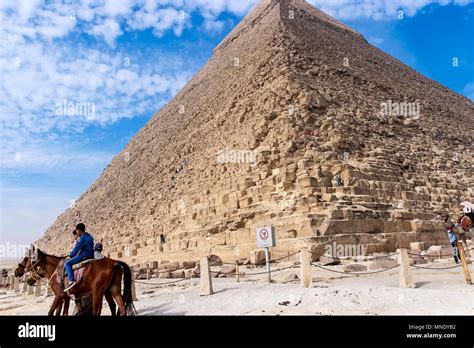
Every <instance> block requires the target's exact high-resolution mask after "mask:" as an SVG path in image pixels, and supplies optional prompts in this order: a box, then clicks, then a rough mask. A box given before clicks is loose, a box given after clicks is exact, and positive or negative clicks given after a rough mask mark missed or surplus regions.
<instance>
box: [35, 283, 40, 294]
mask: <svg viewBox="0 0 474 348" xmlns="http://www.w3.org/2000/svg"><path fill="white" fill-rule="evenodd" d="M39 296H41V282H40V281H39V280H38V281H37V282H36V285H35V297H39Z"/></svg>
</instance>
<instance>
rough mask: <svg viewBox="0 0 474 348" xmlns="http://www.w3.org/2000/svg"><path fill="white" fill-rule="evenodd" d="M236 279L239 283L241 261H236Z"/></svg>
mask: <svg viewBox="0 0 474 348" xmlns="http://www.w3.org/2000/svg"><path fill="white" fill-rule="evenodd" d="M235 278H236V279H237V283H238V282H239V281H240V274H239V261H238V260H235Z"/></svg>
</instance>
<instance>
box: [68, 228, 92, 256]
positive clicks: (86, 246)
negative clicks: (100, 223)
mask: <svg viewBox="0 0 474 348" xmlns="http://www.w3.org/2000/svg"><path fill="white" fill-rule="evenodd" d="M74 256H83V257H93V256H94V238H93V237H92V236H91V235H90V234H89V233H87V232H84V233H83V234H82V235H81V236H80V237H79V239H78V240H77V242H76V245H75V246H74V249H72V251H71V253H70V254H69V257H74Z"/></svg>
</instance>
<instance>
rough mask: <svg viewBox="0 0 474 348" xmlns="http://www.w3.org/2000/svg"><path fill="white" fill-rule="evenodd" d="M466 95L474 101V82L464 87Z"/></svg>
mask: <svg viewBox="0 0 474 348" xmlns="http://www.w3.org/2000/svg"><path fill="white" fill-rule="evenodd" d="M463 92H464V94H465V95H466V97H468V98H469V99H471V100H472V101H474V82H470V83H468V84H467V85H466V86H465V87H464V91H463Z"/></svg>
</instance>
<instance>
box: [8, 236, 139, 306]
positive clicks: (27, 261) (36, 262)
mask: <svg viewBox="0 0 474 348" xmlns="http://www.w3.org/2000/svg"><path fill="white" fill-rule="evenodd" d="M62 259H63V258H60V257H57V256H52V255H48V254H46V253H44V252H42V251H41V250H39V249H38V248H36V247H35V246H34V245H33V246H32V247H31V249H30V250H29V252H28V254H27V255H26V256H25V258H24V259H23V261H22V262H21V263H20V264H19V265H18V267H17V269H16V270H15V276H17V277H19V276H22V275H23V274H24V273H26V272H28V271H31V274H32V279H33V280H32V282H36V281H37V280H39V279H40V278H46V279H48V282H49V284H50V285H51V288H52V290H53V292H54V293H55V295H56V296H55V299H54V301H53V305H52V306H51V309H50V311H49V313H48V314H49V315H52V314H53V312H54V310H55V309H56V315H59V314H60V312H61V307H62V303H63V302H64V305H65V308H64V315H67V313H68V309H69V300H70V296H69V294H68V293H65V292H64V291H63V288H62V286H61V284H60V283H59V282H58V277H57V268H58V265H59V264H60V261H61V260H62ZM108 260H109V262H108V264H111V262H110V261H112V264H116V263H118V265H119V266H120V268H123V269H124V273H125V286H124V294H125V295H126V297H125V303H126V307H127V309H130V310H128V312H129V314H135V311H134V307H133V304H132V301H131V290H130V291H128V293H129V295H127V294H128V293H127V289H130V284H131V272H130V268H129V267H128V265H126V264H125V263H123V262H119V261H114V260H111V259H108ZM93 263H95V262H93ZM61 264H62V263H61ZM86 267H87V266H86ZM127 270H128V272H127ZM114 271H116V270H114ZM85 273H87V271H86V272H85ZM115 273H118V272H115ZM127 274H128V277H127ZM121 275H122V274H121V273H120V277H118V276H116V275H114V278H113V279H114V282H113V283H110V286H109V287H107V288H106V289H105V291H103V292H102V295H105V298H106V300H107V302H108V304H109V307H110V310H111V313H112V315H115V314H116V311H115V309H116V306H115V302H114V298H116V301H120V300H119V299H117V298H119V296H118V295H120V299H121V294H120V285H121ZM117 279H118V281H117ZM84 281H86V279H84ZM117 282H118V292H119V294H118V295H117V294H116V292H117ZM127 285H129V286H128V287H127ZM100 289H101V290H102V288H100ZM101 290H100V291H101ZM91 293H92V294H93V295H94V292H93V291H91ZM82 295H84V294H83V293H81V294H79V293H77V292H75V297H76V306H77V307H78V311H79V313H81V312H82V306H81V305H80V303H81V300H80V298H81V296H82ZM114 295H115V296H114ZM100 296H101V295H100ZM93 298H94V297H93ZM100 298H101V299H102V296H101V297H100ZM118 303H119V302H118ZM122 303H123V301H122ZM120 313H121V314H124V313H125V310H124V309H123V310H122V311H121V312H120ZM84 314H89V313H84ZM92 314H95V315H100V308H99V309H98V310H96V311H95V312H94V311H93V313H92Z"/></svg>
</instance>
